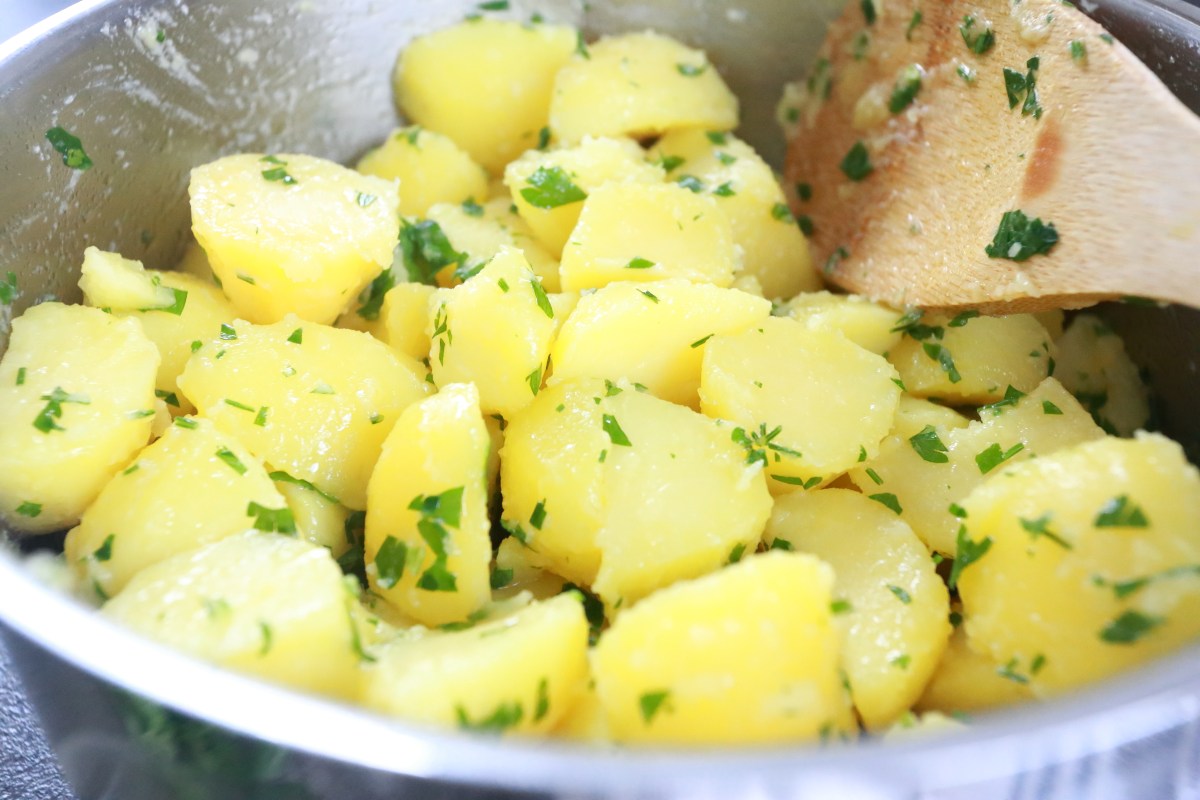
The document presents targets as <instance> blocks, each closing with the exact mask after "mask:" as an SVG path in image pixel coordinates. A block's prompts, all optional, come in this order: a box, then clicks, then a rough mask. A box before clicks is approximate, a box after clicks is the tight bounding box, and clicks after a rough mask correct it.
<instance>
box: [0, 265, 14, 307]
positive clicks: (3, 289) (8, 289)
mask: <svg viewBox="0 0 1200 800" xmlns="http://www.w3.org/2000/svg"><path fill="white" fill-rule="evenodd" d="M16 296H17V273H15V272H13V271H12V270H9V271H8V272H6V273H5V275H4V280H2V281H0V305H6V306H8V305H12V301H13V298H15V297H16Z"/></svg>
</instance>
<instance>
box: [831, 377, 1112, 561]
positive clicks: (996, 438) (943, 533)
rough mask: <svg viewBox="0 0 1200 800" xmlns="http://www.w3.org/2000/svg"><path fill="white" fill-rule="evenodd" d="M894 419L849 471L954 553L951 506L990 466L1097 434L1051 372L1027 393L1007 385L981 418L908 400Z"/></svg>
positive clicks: (933, 542)
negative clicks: (875, 449)
mask: <svg viewBox="0 0 1200 800" xmlns="http://www.w3.org/2000/svg"><path fill="white" fill-rule="evenodd" d="M931 405H932V404H931ZM900 419H901V418H900V417H898V423H897V426H896V430H895V431H894V432H893V433H892V435H890V436H888V437H887V438H886V439H884V441H883V443H882V444H881V445H880V447H879V454H878V455H877V456H870V457H868V458H867V459H864V461H863V463H861V464H856V465H855V466H854V469H852V470H851V471H850V478H851V480H853V481H854V485H855V486H857V487H858V488H859V489H860V490H862V491H863V492H864V493H866V494H867V495H868V496H870V497H872V498H874V499H876V500H879V502H881V503H886V504H888V505H889V506H890V507H891V508H892V510H894V511H895V512H896V513H897V514H899V515H900V516H901V517H902V518H903V519H904V521H905V522H907V523H908V524H909V525H910V526H912V529H913V530H914V531H915V532H916V534H917V535H918V536H920V537H921V540H922V541H924V542H925V544H926V545H928V546H929V548H930V549H931V550H935V551H938V552H941V553H946V554H947V555H954V553H955V537H956V534H957V532H958V526H959V523H960V519H959V518H958V517H957V516H956V515H955V510H954V509H952V508H951V506H952V505H954V504H958V503H961V502H962V499H963V498H964V497H966V495H967V494H968V493H969V492H970V491H971V490H972V489H973V488H975V487H976V486H978V485H979V484H980V483H982V482H983V480H984V479H985V477H986V476H987V475H988V474H989V473H991V472H993V471H994V470H995V469H997V468H998V467H1000V466H1001V465H1003V464H1007V463H1010V462H1015V461H1024V460H1026V459H1030V458H1034V457H1038V456H1044V455H1048V454H1049V453H1053V452H1054V451H1055V450H1059V449H1061V448H1063V447H1069V446H1071V445H1074V444H1077V443H1079V442H1083V441H1087V440H1089V439H1096V438H1099V437H1100V436H1101V435H1102V431H1101V430H1100V429H1099V428H1098V427H1096V425H1095V423H1093V422H1092V420H1091V418H1090V417H1089V416H1088V415H1087V412H1085V411H1084V410H1083V409H1082V408H1080V406H1079V403H1077V402H1075V398H1073V397H1071V395H1070V394H1069V393H1068V392H1067V391H1066V390H1065V389H1063V387H1062V385H1061V384H1059V382H1058V381H1056V380H1054V379H1053V378H1047V379H1046V380H1044V381H1043V382H1042V384H1041V385H1040V386H1038V387H1037V388H1036V389H1035V390H1034V391H1032V392H1030V393H1029V394H1028V395H1022V394H1020V393H1019V392H1010V393H1009V399H1008V400H1005V401H1002V402H1001V403H999V404H997V405H994V406H984V407H983V408H982V409H981V411H980V419H979V421H977V422H972V423H970V424H969V425H967V426H965V427H964V426H963V424H962V423H963V422H964V419H963V417H962V416H961V415H959V414H956V413H955V412H953V411H949V410H943V411H940V412H937V411H933V410H932V409H928V408H926V409H925V410H924V411H923V412H921V413H919V414H918V413H916V412H915V409H914V408H912V407H910V411H909V414H908V416H907V417H906V418H905V422H904V423H903V424H901V423H900V422H899V420H900ZM910 421H911V422H910ZM919 423H923V425H924V427H921V428H917V425H918V424H919Z"/></svg>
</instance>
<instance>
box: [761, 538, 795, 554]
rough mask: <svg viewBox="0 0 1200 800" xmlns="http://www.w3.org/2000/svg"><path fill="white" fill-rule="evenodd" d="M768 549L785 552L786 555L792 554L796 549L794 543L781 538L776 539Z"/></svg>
mask: <svg viewBox="0 0 1200 800" xmlns="http://www.w3.org/2000/svg"><path fill="white" fill-rule="evenodd" d="M767 549H768V550H783V551H784V552H786V553H791V552H792V551H793V550H795V549H796V548H794V547H793V546H792V543H791V542H789V541H788V540H787V539H784V538H783V537H781V536H776V537H775V539H774V540H772V541H771V546H770V547H768V548H767Z"/></svg>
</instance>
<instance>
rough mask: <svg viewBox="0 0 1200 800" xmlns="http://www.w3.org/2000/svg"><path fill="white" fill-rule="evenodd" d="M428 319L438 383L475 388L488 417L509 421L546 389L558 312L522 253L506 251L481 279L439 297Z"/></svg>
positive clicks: (431, 305)
mask: <svg viewBox="0 0 1200 800" xmlns="http://www.w3.org/2000/svg"><path fill="white" fill-rule="evenodd" d="M429 316H430V324H429V328H428V331H429V335H430V339H431V341H432V347H431V349H430V353H429V364H430V368H431V369H432V370H433V380H434V382H435V383H437V385H438V386H445V385H447V384H450V383H466V382H470V383H474V384H475V386H477V387H478V389H479V403H480V407H481V408H482V409H483V412H484V413H485V414H501V415H503V416H504V417H505V418H507V417H509V416H511V415H512V414H514V413H516V412H517V411H520V410H521V409H522V408H524V407H525V406H527V405H529V403H530V402H531V401H532V400H533V398H534V397H535V396H536V395H537V393H538V392H539V391H541V388H542V378H543V376H544V375H545V372H546V359H547V358H548V357H549V356H550V343H551V341H552V339H553V337H554V328H555V325H554V308H553V307H552V306H551V305H550V300H549V298H548V297H547V296H546V291H545V289H543V288H542V285H541V281H539V280H538V278H537V276H536V275H534V274H533V271H532V270H531V269H530V268H529V262H527V261H526V260H525V258H524V256H522V255H521V252H520V251H519V250H515V249H512V248H508V247H505V248H502V249H501V251H500V252H499V253H498V254H497V255H496V257H495V258H493V259H492V260H491V261H490V262H488V264H487V266H485V267H484V268H483V269H482V270H481V271H480V273H479V274H478V275H476V276H475V277H473V278H471V279H470V280H469V281H467V282H466V283H464V284H462V285H461V286H457V287H455V288H453V289H446V290H442V291H440V292H437V293H436V294H434V296H433V297H431V298H430V301H429Z"/></svg>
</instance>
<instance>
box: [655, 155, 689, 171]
mask: <svg viewBox="0 0 1200 800" xmlns="http://www.w3.org/2000/svg"><path fill="white" fill-rule="evenodd" d="M686 162H687V159H685V158H684V157H683V156H665V155H664V156H659V158H658V162H657V163H658V165H659V166H660V167H662V168H663V171H664V172H674V171H675V170H677V169H679V168H680V167H682V166H683V165H684V164H685V163H686Z"/></svg>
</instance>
